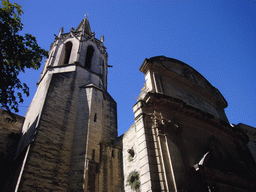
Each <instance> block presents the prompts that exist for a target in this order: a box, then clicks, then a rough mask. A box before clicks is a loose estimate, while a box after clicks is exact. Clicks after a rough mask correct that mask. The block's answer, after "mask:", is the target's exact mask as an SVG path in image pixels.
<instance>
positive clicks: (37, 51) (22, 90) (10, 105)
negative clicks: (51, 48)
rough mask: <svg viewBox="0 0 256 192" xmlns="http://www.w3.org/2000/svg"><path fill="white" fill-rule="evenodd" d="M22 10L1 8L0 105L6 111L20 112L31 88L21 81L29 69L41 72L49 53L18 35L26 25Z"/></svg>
mask: <svg viewBox="0 0 256 192" xmlns="http://www.w3.org/2000/svg"><path fill="white" fill-rule="evenodd" d="M22 13H23V11H22V9H21V6H20V5H18V4H17V3H14V4H12V3H10V2H9V0H2V5H1V7H0V41H1V42H0V49H1V54H0V62H1V63H0V102H1V107H2V108H4V109H6V110H7V111H9V112H10V111H11V110H14V111H15V112H18V111H19V110H18V103H22V102H23V95H24V94H25V95H26V96H29V88H28V86H27V85H26V84H25V83H22V82H21V81H20V80H19V79H18V75H19V73H20V72H25V69H26V68H32V69H38V68H39V67H40V65H41V61H42V59H43V57H45V56H47V51H46V50H44V49H41V48H40V47H39V46H38V44H37V42H36V38H35V37H34V36H32V35H31V34H25V35H24V36H22V35H20V34H19V31H21V30H22V28H23V25H22V23H21V19H20V16H21V14H22Z"/></svg>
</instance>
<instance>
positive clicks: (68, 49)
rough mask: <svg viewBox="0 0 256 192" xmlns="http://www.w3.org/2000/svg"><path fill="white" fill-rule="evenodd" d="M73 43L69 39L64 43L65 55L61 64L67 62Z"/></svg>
mask: <svg viewBox="0 0 256 192" xmlns="http://www.w3.org/2000/svg"><path fill="white" fill-rule="evenodd" d="M72 46H73V44H72V43H71V42H70V41H69V42H67V43H66V44H65V55H64V56H65V57H64V62H63V64H69V59H70V55H71V51H72Z"/></svg>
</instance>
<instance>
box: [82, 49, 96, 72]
mask: <svg viewBox="0 0 256 192" xmlns="http://www.w3.org/2000/svg"><path fill="white" fill-rule="evenodd" d="M93 53H94V48H93V46H91V45H90V46H88V48H87V53H86V58H85V63H84V66H85V68H88V69H90V68H91V63H92V57H93Z"/></svg>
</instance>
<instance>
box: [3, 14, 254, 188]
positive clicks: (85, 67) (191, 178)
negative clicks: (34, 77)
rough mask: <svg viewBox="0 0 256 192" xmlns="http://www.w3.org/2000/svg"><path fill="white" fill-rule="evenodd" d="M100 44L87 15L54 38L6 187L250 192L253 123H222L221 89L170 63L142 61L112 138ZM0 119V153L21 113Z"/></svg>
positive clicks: (113, 121)
mask: <svg viewBox="0 0 256 192" xmlns="http://www.w3.org/2000/svg"><path fill="white" fill-rule="evenodd" d="M103 41H104V38H102V39H101V41H100V40H98V39H96V38H95V34H94V33H93V32H91V29H90V25H89V21H88V20H87V18H85V19H83V20H82V22H81V23H80V25H79V26H78V27H77V29H76V30H75V29H73V28H72V29H71V30H70V32H69V33H63V28H62V29H61V30H60V32H59V35H58V36H56V39H55V41H54V42H53V44H52V45H51V48H50V51H49V57H48V58H47V60H46V62H45V66H44V69H43V71H42V74H41V77H40V79H39V82H38V89H37V92H36V94H35V96H34V98H33V100H32V102H31V105H30V107H29V109H28V111H27V113H26V116H25V121H24V123H23V125H22V129H21V134H20V140H18V142H19V143H18V145H17V149H16V152H15V151H14V152H13V153H12V154H13V156H12V158H11V159H13V162H12V165H13V172H12V174H11V175H10V177H9V180H8V182H5V187H4V191H84V192H92V191H95V192H98V191H99V192H116V191H126V192H132V191H141V192H147V191H152V192H155V191H173V192H177V191H178V192H182V191H187V192H198V191H202V192H204V191H205V192H209V191H212V192H214V191H217V192H233V191H238V192H250V191H255V190H256V165H255V133H256V132H255V129H254V128H252V127H249V126H246V125H243V124H239V125H237V126H233V125H230V124H229V121H228V119H227V117H226V114H225V111H224V109H225V108H226V107H227V102H226V100H225V99H224V97H223V96H222V95H221V93H220V92H219V91H218V90H217V89H216V88H215V87H213V86H212V85H211V84H210V83H209V82H208V81H207V80H206V79H205V78H204V77H203V76H202V75H201V74H200V73H198V72H197V71H196V70H195V69H193V68H192V67H190V66H189V65H187V64H185V63H183V62H181V61H178V60H176V59H172V58H167V57H164V56H159V57H152V58H150V59H145V61H144V62H143V63H142V66H141V67H140V71H141V72H143V73H144V75H145V84H144V87H143V88H142V90H141V93H140V95H139V98H138V100H137V103H136V104H135V105H134V106H133V111H134V115H135V118H134V121H135V122H134V124H133V125H132V126H131V127H130V128H129V130H128V131H127V132H126V133H124V134H123V135H122V136H120V137H117V111H116V102H115V101H114V99H113V98H112V97H111V96H110V95H109V93H108V92H107V68H108V64H107V58H108V55H107V52H106V48H105V47H104V44H103ZM2 114H3V113H2ZM3 118H4V116H3V115H2V118H1V122H0V123H2V124H1V126H0V128H1V129H0V131H1V133H0V137H1V138H0V142H1V143H0V145H1V146H3V145H4V146H5V147H4V148H3V149H1V150H2V151H0V152H2V154H4V156H6V154H7V152H8V150H9V147H6V146H9V144H8V143H9V141H8V139H7V137H8V136H7V135H10V133H11V132H13V131H14V132H15V134H16V133H17V132H18V131H19V129H18V126H19V125H21V124H22V123H21V121H22V119H20V121H18V124H16V125H15V126H14V128H12V127H9V128H7V127H6V125H5V124H3V122H4V120H3ZM2 127H3V128H2ZM12 149H13V147H12ZM250 151H251V152H250ZM1 176H3V174H2V175H1Z"/></svg>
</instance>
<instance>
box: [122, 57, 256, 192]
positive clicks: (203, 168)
mask: <svg viewBox="0 0 256 192" xmlns="http://www.w3.org/2000/svg"><path fill="white" fill-rule="evenodd" d="M140 70H141V71H142V72H143V73H144V74H145V81H146V82H145V85H144V87H143V88H142V91H141V94H140V96H139V98H138V102H137V103H136V104H135V105H134V106H133V111H134V114H135V123H134V124H133V125H132V126H131V127H130V129H129V130H128V131H127V132H126V133H125V134H124V135H123V164H124V167H123V170H124V179H125V182H126V184H125V191H133V190H132V189H131V187H130V186H129V185H128V184H129V183H128V182H127V180H129V177H130V173H131V172H134V171H135V172H137V173H138V174H139V189H140V191H143V192H145V191H223V192H224V191H225V192H227V191H253V190H255V187H256V182H255V179H256V174H255V173H256V172H255V170H256V166H255V162H254V160H253V158H252V156H251V154H250V152H249V150H248V148H247V146H246V144H247V142H248V137H247V136H246V135H245V134H243V132H241V131H239V130H238V129H235V128H233V127H232V126H230V124H229V122H228V120H227V117H226V115H225V112H224V108H225V107H227V102H226V101H225V99H224V98H223V96H222V95H221V93H220V92H219V91H218V90H217V89H216V88H214V87H213V86H212V85H211V84H210V83H209V82H208V81H207V80H206V79H205V78H204V77H202V76H201V75H200V74H199V73H198V72H197V71H195V70H194V69H193V68H191V67H190V66H188V65H186V64H185V63H183V62H181V61H178V60H175V59H171V58H166V57H164V56H159V57H153V58H150V59H146V60H145V61H144V62H143V64H142V66H141V68H140ZM129 149H133V150H134V153H135V154H136V155H135V157H136V158H134V159H133V160H132V161H131V160H130V158H129ZM127 185H128V186H127Z"/></svg>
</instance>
